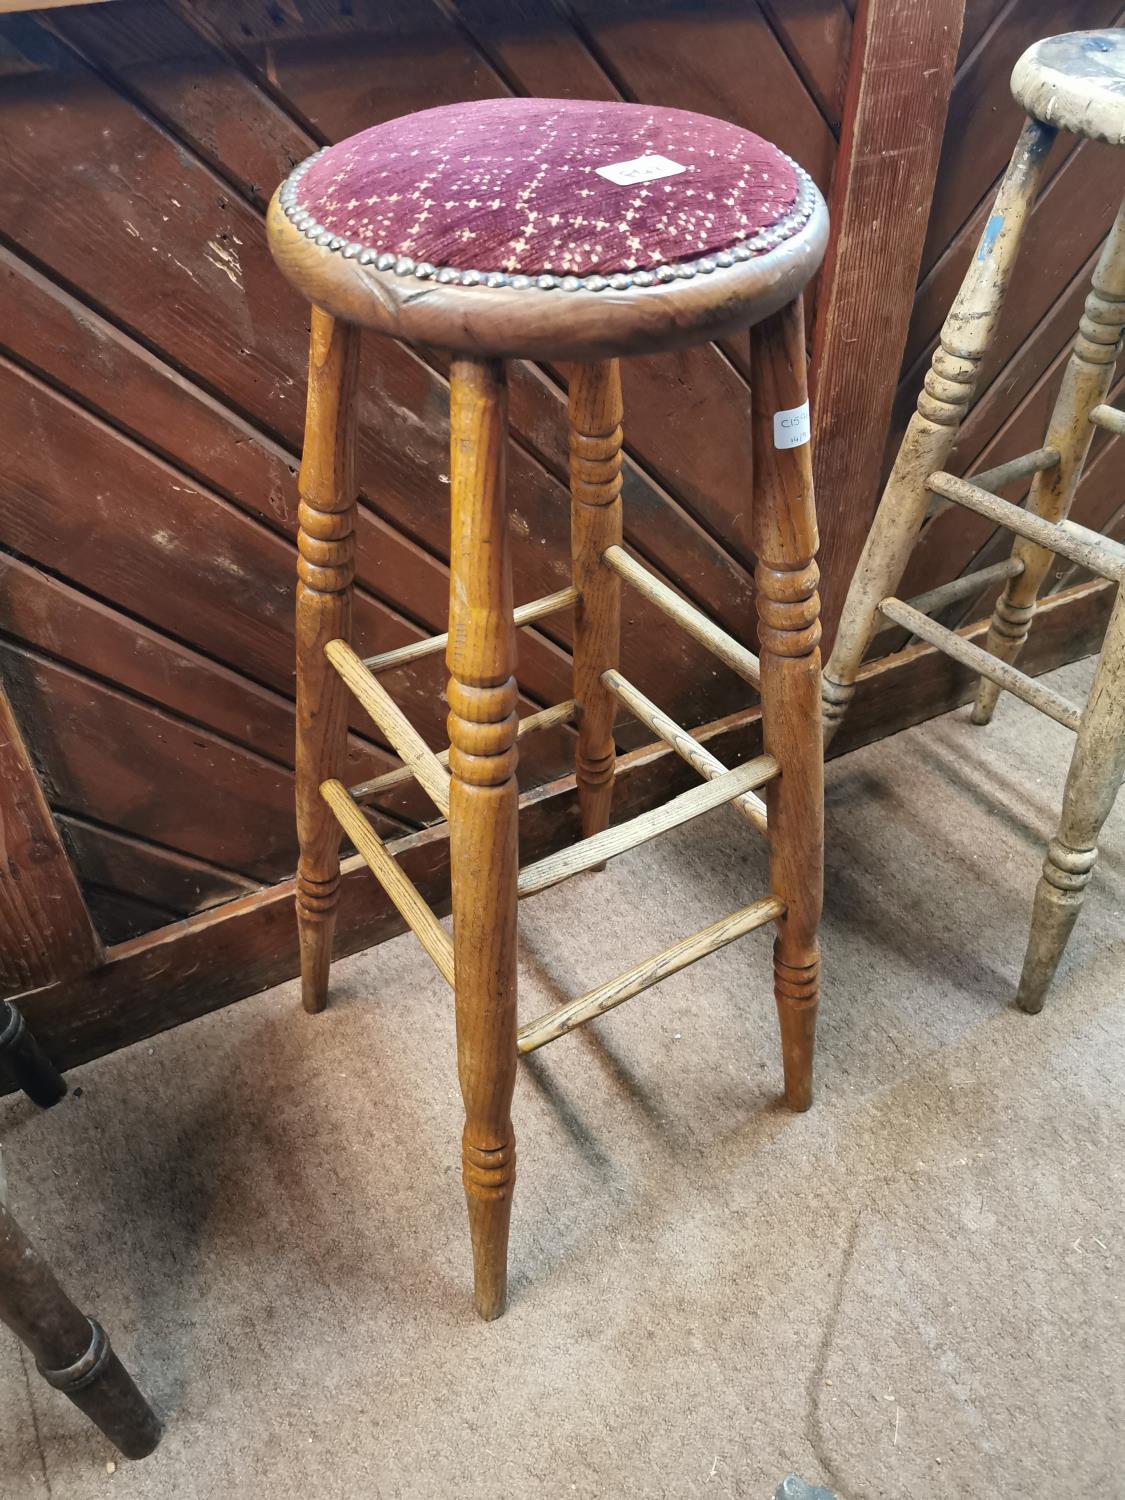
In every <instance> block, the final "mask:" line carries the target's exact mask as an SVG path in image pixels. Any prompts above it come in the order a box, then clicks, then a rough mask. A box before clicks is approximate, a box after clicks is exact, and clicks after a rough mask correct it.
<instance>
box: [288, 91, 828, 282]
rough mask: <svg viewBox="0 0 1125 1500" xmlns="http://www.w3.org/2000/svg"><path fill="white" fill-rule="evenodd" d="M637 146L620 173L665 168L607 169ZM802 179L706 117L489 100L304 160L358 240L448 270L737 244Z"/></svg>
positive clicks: (673, 253) (322, 208) (348, 236)
mask: <svg viewBox="0 0 1125 1500" xmlns="http://www.w3.org/2000/svg"><path fill="white" fill-rule="evenodd" d="M653 157H661V158H665V160H666V163H667V165H665V166H661V164H660V163H653V162H652V161H651V158H653ZM638 158H650V160H649V161H648V162H647V163H642V164H641V165H640V167H632V168H626V169H625V172H624V173H623V174H619V175H624V176H632V177H634V178H637V177H640V178H644V177H645V176H649V174H650V171H651V172H662V173H664V174H665V175H659V176H655V175H653V176H651V177H650V180H648V181H644V180H633V181H628V182H617V181H613V180H611V179H609V178H607V177H605V176H602V175H600V174H599V172H598V170H597V169H598V168H599V167H603V168H605V167H609V168H613V167H620V166H621V164H623V163H635V162H636V161H637V159H638ZM673 166H676V167H681V168H682V169H683V170H682V171H673ZM797 189H798V182H797V174H796V172H795V171H794V169H793V166H792V164H791V163H790V162H789V160H788V159H787V158H786V157H785V156H784V155H783V154H782V153H781V152H780V151H779V150H778V149H777V147H776V146H772V145H770V143H769V142H768V141H764V140H762V138H761V137H760V136H757V135H753V134H752V133H751V132H750V131H748V130H741V129H739V127H738V126H736V125H728V124H726V123H724V122H723V121H721V120H713V119H711V118H709V117H708V116H707V115H697V114H691V113H689V112H688V111H687V110H682V109H657V108H653V107H652V106H650V105H646V104H605V103H595V102H588V101H585V100H570V99H487V100H480V101H475V102H473V103H469V104H451V105H443V106H441V107H439V108H437V109H427V110H423V111H422V112H421V113H419V114H413V115H406V116H404V117H403V118H402V119H398V120H389V121H387V123H386V124H383V125H376V126H373V127H372V129H370V130H365V131H362V132H361V133H360V134H359V135H354V136H351V137H350V138H349V139H348V140H345V141H341V142H340V143H339V144H338V145H336V146H332V147H330V148H329V149H328V150H327V151H326V152H324V154H323V155H322V156H321V157H320V158H319V159H318V160H316V161H314V162H313V163H312V164H311V166H310V167H309V169H308V171H307V172H306V173H305V175H304V177H303V179H302V181H301V183H300V187H299V190H298V208H299V209H303V210H305V211H307V212H308V213H311V214H314V215H315V216H316V218H317V220H318V221H319V222H320V224H322V225H323V226H324V228H325V229H327V230H330V231H331V232H332V233H333V234H336V235H339V236H340V237H341V238H342V239H345V240H347V241H349V242H351V243H356V244H359V245H361V246H363V247H365V248H369V249H372V250H377V251H381V252H383V251H386V252H391V253H394V254H396V255H403V256H409V257H411V258H412V259H414V260H416V261H426V262H429V263H430V264H432V265H434V266H438V267H441V266H453V267H456V268H458V269H461V270H469V269H473V270H478V271H482V272H488V271H505V272H511V273H522V274H525V275H530V276H535V275H539V274H542V273H547V274H555V275H575V276H583V275H588V274H590V273H592V272H594V273H603V274H607V273H611V272H615V271H636V270H649V269H652V268H653V267H656V266H659V265H662V264H666V263H668V264H671V263H675V262H677V261H683V260H695V259H698V258H699V257H700V256H703V255H708V254H712V253H715V252H717V251H720V250H725V249H727V248H729V247H730V246H732V245H734V244H736V243H738V242H739V241H741V240H745V239H747V238H749V237H750V236H751V235H754V234H756V233H758V232H759V231H761V230H763V229H767V228H768V227H769V226H770V225H772V224H774V223H776V221H777V220H778V219H781V218H782V217H783V216H784V215H785V214H786V213H788V212H789V210H790V209H791V208H792V207H793V204H794V202H795V201H796V197H797Z"/></svg>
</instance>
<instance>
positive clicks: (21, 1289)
mask: <svg viewBox="0 0 1125 1500" xmlns="http://www.w3.org/2000/svg"><path fill="white" fill-rule="evenodd" d="M0 1320H2V1321H3V1322H5V1323H6V1324H7V1325H8V1327H9V1328H10V1329H11V1330H12V1332H13V1333H14V1334H15V1335H16V1337H17V1338H18V1339H19V1340H20V1342H21V1343H23V1344H26V1345H27V1347H28V1348H29V1349H30V1350H31V1352H32V1354H33V1355H34V1356H35V1363H36V1365H37V1366H38V1369H39V1373H40V1374H41V1375H42V1376H43V1378H44V1380H46V1381H47V1383H48V1384H49V1385H53V1386H54V1387H55V1389H56V1390H59V1391H62V1392H63V1394H64V1395H66V1396H68V1397H69V1398H70V1400H71V1401H73V1402H74V1404H75V1406H77V1407H78V1409H79V1410H80V1411H82V1412H85V1414H86V1416H88V1417H89V1418H90V1420H91V1422H94V1423H95V1424H96V1425H97V1426H98V1427H99V1428H100V1429H101V1430H102V1432H104V1433H105V1435H106V1437H107V1438H109V1440H110V1442H111V1443H113V1444H114V1445H115V1446H116V1447H117V1448H119V1449H120V1451H121V1452H122V1453H123V1454H124V1455H125V1457H126V1458H144V1457H145V1456H146V1454H149V1453H151V1452H152V1450H153V1449H154V1448H155V1447H156V1445H157V1443H158V1442H159V1441H160V1423H159V1422H158V1421H157V1419H156V1417H155V1415H154V1414H153V1411H152V1409H151V1407H150V1406H149V1404H148V1402H147V1401H146V1400H145V1399H144V1397H143V1396H142V1395H141V1393H140V1391H138V1390H137V1387H136V1386H135V1385H134V1384H133V1380H132V1377H131V1376H130V1374H129V1372H128V1370H126V1369H125V1367H124V1365H122V1363H121V1361H120V1360H119V1359H118V1357H117V1355H116V1354H114V1352H113V1350H112V1349H111V1348H110V1345H109V1339H108V1338H107V1337H106V1334H105V1332H104V1330H103V1329H102V1327H101V1326H100V1324H98V1323H95V1322H94V1320H93V1319H92V1318H87V1317H86V1316H85V1315H84V1314H83V1313H81V1312H80V1311H79V1310H78V1308H77V1307H75V1305H74V1303H73V1302H72V1301H71V1300H70V1298H69V1297H68V1296H67V1295H66V1293H65V1292H64V1291H63V1289H62V1287H61V1286H59V1284H58V1282H57V1281H56V1280H55V1278H54V1275H53V1274H52V1272H51V1268H50V1266H49V1265H48V1264H47V1262H46V1261H45V1260H44V1259H43V1257H42V1256H41V1255H40V1254H39V1252H38V1250H36V1248H35V1246H34V1245H33V1244H32V1243H31V1241H30V1240H29V1239H28V1238H27V1236H26V1235H25V1234H24V1232H23V1230H22V1229H21V1228H20V1226H19V1225H18V1224H17V1223H16V1221H15V1219H14V1218H13V1217H12V1215H11V1214H10V1213H9V1212H8V1210H7V1209H6V1208H5V1207H4V1206H3V1204H0Z"/></svg>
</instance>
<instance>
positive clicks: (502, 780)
mask: <svg viewBox="0 0 1125 1500" xmlns="http://www.w3.org/2000/svg"><path fill="white" fill-rule="evenodd" d="M507 418H508V411H507V387H506V385H505V374H504V367H503V364H502V363H501V362H500V361H498V360H484V359H482V360H476V359H456V360H454V361H453V365H452V369H451V372H450V439H451V469H450V481H451V501H452V540H451V546H450V594H449V646H448V648H447V652H446V662H447V664H448V667H449V672H450V678H449V689H448V698H449V743H450V751H449V769H450V772H451V773H452V783H451V786H450V794H449V858H450V866H451V873H452V881H453V953H454V969H455V978H456V986H455V988H456V1011H457V1070H458V1074H459V1076H460V1080H461V1094H462V1097H463V1098H464V1101H465V1133H464V1138H463V1142H462V1164H463V1174H462V1175H463V1180H464V1184H465V1196H466V1198H467V1200H468V1205H469V1230H470V1233H471V1235H472V1242H473V1264H474V1271H475V1285H476V1308H477V1312H478V1313H479V1314H480V1316H481V1317H482V1318H495V1317H498V1316H499V1315H500V1313H502V1312H503V1311H504V1302H505V1296H506V1290H507V1276H508V1270H507V1263H508V1224H509V1221H510V1219H511V1213H512V1189H513V1186H514V1184H515V1175H516V1142H515V1136H514V1134H513V1131H512V1118H511V1103H512V1091H513V1089H514V1087H515V1080H516V877H517V874H518V866H519V848H518V824H517V818H518V804H519V792H518V788H517V785H516V758H517V752H516V723H517V719H516V680H515V675H514V673H515V668H516V642H515V628H514V625H513V623H512V582H511V574H510V570H509V564H508V526H507V508H506V505H505V498H504V467H505V444H506V442H507Z"/></svg>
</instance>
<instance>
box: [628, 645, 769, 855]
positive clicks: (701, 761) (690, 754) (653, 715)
mask: <svg viewBox="0 0 1125 1500" xmlns="http://www.w3.org/2000/svg"><path fill="white" fill-rule="evenodd" d="M602 681H603V682H604V683H605V685H606V687H607V688H609V690H610V692H611V693H613V695H614V697H616V698H618V699H619V700H620V701H621V702H622V703H623V704H624V705H625V707H626V708H628V709H629V710H630V711H631V712H632V713H634V714H636V716H637V718H638V719H639V720H640V721H641V723H642V724H644V725H645V726H646V727H647V728H648V729H651V730H652V732H653V734H655V735H656V736H657V737H658V738H659V739H662V740H663V741H664V743H665V744H666V745H670V746H671V747H672V749H673V750H674V751H675V752H676V754H677V755H678V756H679V757H680V758H681V760H686V761H687V763H688V765H689V766H691V767H692V769H693V770H696V771H698V772H699V774H700V776H702V777H703V778H704V780H706V781H713V780H714V779H715V777H716V776H722V775H724V774H725V773H726V770H727V767H726V766H724V765H723V763H722V761H721V760H720V759H719V758H718V756H717V755H712V754H711V752H710V750H708V749H707V748H706V747H705V746H703V745H701V744H700V743H699V741H698V740H697V739H696V738H695V736H694V735H692V734H691V733H690V732H689V731H688V730H686V729H684V728H683V727H682V726H681V725H679V724H677V723H676V721H675V719H672V718H669V716H668V715H667V714H666V713H665V712H664V711H663V709H660V708H657V706H656V704H655V703H653V702H652V701H651V699H649V698H646V697H645V695H644V693H642V692H641V690H640V688H637V687H634V686H633V684H632V683H631V682H630V681H629V680H628V678H626V677H622V675H621V673H620V672H616V671H614V670H613V669H612V668H610V670H609V671H608V672H603V673H602ZM731 806H732V807H733V808H734V809H735V811H736V812H738V813H740V814H741V815H742V817H744V818H745V819H746V821H747V822H748V823H749V824H750V825H751V826H752V827H754V828H756V829H758V831H759V832H760V833H765V831H766V804H765V803H764V802H763V801H762V799H761V798H760V797H755V795H754V793H753V792H745V793H744V794H743V795H742V796H741V797H736V798H735V799H734V801H733V802H732V803H731Z"/></svg>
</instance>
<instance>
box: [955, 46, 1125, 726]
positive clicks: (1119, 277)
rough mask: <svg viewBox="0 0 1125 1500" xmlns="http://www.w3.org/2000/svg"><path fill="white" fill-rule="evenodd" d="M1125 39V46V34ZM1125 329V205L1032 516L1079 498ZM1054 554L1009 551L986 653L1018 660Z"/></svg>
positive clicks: (981, 719)
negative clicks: (1055, 458) (1012, 564)
mask: <svg viewBox="0 0 1125 1500" xmlns="http://www.w3.org/2000/svg"><path fill="white" fill-rule="evenodd" d="M1122 40H1123V41H1125V34H1123V37H1122ZM1123 328H1125V206H1122V207H1121V208H1120V209H1119V210H1118V213H1117V218H1116V220H1115V222H1114V225H1113V228H1112V230H1111V231H1110V234H1109V237H1108V239H1107V240H1106V243H1105V247H1104V249H1103V250H1102V253H1101V256H1100V257H1099V259H1098V264H1097V268H1096V269H1095V271H1094V276H1093V285H1092V288H1091V290H1090V294H1089V296H1088V297H1087V298H1086V307H1085V312H1084V314H1083V317H1082V320H1081V322H1080V323H1079V327H1078V334H1077V337H1076V338H1075V341H1074V348H1073V350H1072V352H1071V356H1070V359H1069V360H1068V361H1067V366H1066V371H1065V373H1064V375H1063V380H1062V385H1061V386H1060V388H1059V394H1058V397H1057V399H1056V401H1055V407H1054V411H1053V412H1052V414H1051V422H1050V426H1049V427H1048V428H1047V437H1046V446H1047V447H1049V448H1053V449H1055V450H1056V451H1057V453H1058V454H1059V462H1058V463H1057V464H1056V465H1054V466H1053V467H1052V468H1049V469H1045V470H1043V471H1042V472H1041V473H1039V474H1037V475H1036V476H1035V478H1034V480H1033V481H1032V485H1031V493H1030V495H1029V496H1028V499H1027V507H1026V508H1027V511H1028V514H1029V515H1032V516H1038V517H1040V518H1041V519H1042V520H1044V521H1048V522H1059V521H1062V520H1065V518H1066V516H1067V515H1068V514H1069V511H1070V507H1071V505H1072V503H1073V501H1074V495H1075V491H1076V490H1077V488H1078V481H1079V479H1080V478H1081V475H1082V470H1083V468H1084V466H1085V463H1086V458H1087V455H1088V454H1089V451H1090V444H1091V443H1092V442H1093V439H1094V431H1095V429H1094V427H1093V425H1092V424H1091V420H1090V413H1091V412H1092V410H1093V409H1094V408H1095V407H1097V406H1099V405H1101V404H1102V403H1104V401H1105V399H1106V397H1107V395H1108V394H1109V390H1110V386H1111V384H1112V382H1113V372H1114V367H1115V365H1116V363H1117V358H1118V355H1119V354H1120V352H1121V337H1122V329H1123ZM1092 545H1093V546H1094V548H1095V551H1094V556H1093V557H1092V558H1090V559H1088V560H1086V559H1083V558H1074V559H1073V560H1074V561H1076V562H1079V563H1080V564H1082V565H1084V566H1088V567H1090V566H1092V567H1094V568H1095V570H1096V571H1101V569H1099V568H1098V567H1097V562H1098V550H1097V544H1096V543H1092ZM1054 555H1055V554H1054V552H1053V551H1049V550H1048V549H1047V548H1045V547H1040V546H1037V545H1036V544H1035V542H1034V541H1032V540H1031V539H1030V538H1027V537H1019V538H1017V540H1016V543H1015V546H1014V547H1013V549H1012V556H1013V558H1015V559H1017V560H1018V561H1019V562H1020V563H1021V564H1022V567H1021V569H1020V571H1019V573H1018V574H1016V576H1015V577H1014V578H1010V579H1009V580H1008V582H1007V585H1006V586H1005V589H1004V592H1003V593H1002V594H1001V595H1000V598H999V599H998V600H997V601H996V608H995V610H994V612H993V616H992V628H991V630H990V631H989V634H988V648H987V649H988V650H989V651H990V652H991V653H992V655H993V656H995V657H997V658H998V659H999V660H1000V661H1005V662H1009V663H1014V662H1015V661H1016V660H1017V658H1018V656H1019V653H1020V650H1021V648H1022V646H1023V643H1024V641H1026V639H1027V633H1028V630H1029V629H1030V628H1031V622H1032V618H1033V616H1034V614H1035V601H1036V599H1037V598H1038V596H1039V590H1040V589H1041V588H1042V586H1043V580H1044V579H1045V578H1046V576H1047V570H1048V568H1049V567H1050V566H1051V563H1052V561H1053V559H1054ZM999 695H1000V687H999V684H997V683H996V682H995V681H990V680H989V679H988V678H982V680H981V685H980V688H979V689H978V690H977V699H976V703H975V704H974V705H973V723H974V724H987V723H988V721H989V720H990V719H991V718H992V713H993V710H994V709H995V707H996V700H997V698H998V697H999Z"/></svg>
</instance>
